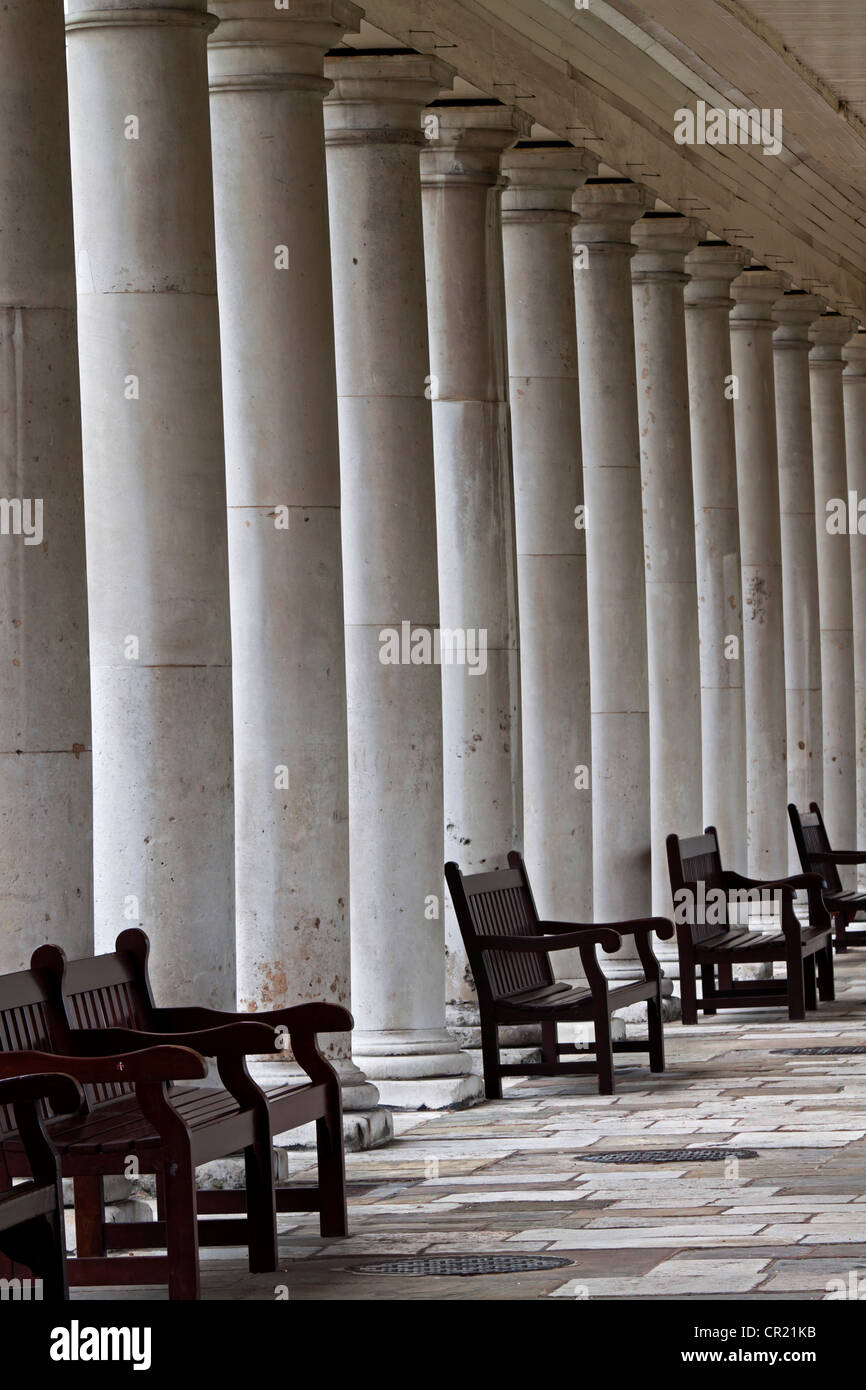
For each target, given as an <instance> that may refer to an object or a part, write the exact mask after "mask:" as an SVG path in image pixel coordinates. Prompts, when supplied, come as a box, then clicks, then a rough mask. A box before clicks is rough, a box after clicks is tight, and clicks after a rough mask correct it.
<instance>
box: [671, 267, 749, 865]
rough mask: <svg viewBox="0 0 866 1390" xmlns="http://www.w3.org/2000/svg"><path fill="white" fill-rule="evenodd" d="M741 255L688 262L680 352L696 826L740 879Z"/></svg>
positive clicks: (743, 740)
mask: <svg viewBox="0 0 866 1390" xmlns="http://www.w3.org/2000/svg"><path fill="white" fill-rule="evenodd" d="M743 261H744V256H743V253H742V252H741V251H739V250H737V248H735V247H733V246H728V245H727V244H726V243H706V244H702V245H700V246H698V247H696V248H695V250H694V251H691V252H690V253H689V255H688V256H687V257H686V261H685V267H686V271H687V273H688V275H689V277H690V278H689V281H688V284H687V285H686V286H685V308H686V346H687V350H688V371H689V418H690V426H691V441H692V484H693V488H694V501H695V563H696V570H697V595H698V632H699V635H700V644H701V747H702V762H703V813H702V818H703V824H704V825H714V826H715V827H716V829H717V831H718V834H719V841H720V844H721V845H722V848H723V852H724V855H725V859H726V862H728V863H730V864H731V865H732V866H733V868H735V869H736V870H738V871H739V872H740V873H744V872H745V870H746V703H745V693H744V685H743V591H742V582H741V576H740V534H739V512H738V507H737V460H736V449H735V443H734V410H733V393H732V383H731V334H730V324H729V317H728V316H729V314H730V310H731V304H732V301H731V290H730V287H731V281H732V280H734V279H735V278H736V276H737V275H739V274H740V272H741V271H742V268H743Z"/></svg>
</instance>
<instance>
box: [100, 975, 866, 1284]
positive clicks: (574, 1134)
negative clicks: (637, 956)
mask: <svg viewBox="0 0 866 1390" xmlns="http://www.w3.org/2000/svg"><path fill="white" fill-rule="evenodd" d="M836 969H837V980H838V982H839V991H838V992H839V998H838V999H837V1001H836V1002H835V1003H834V1004H830V1005H822V1007H821V1010H820V1014H819V1015H817V1016H816V1018H815V1019H810V1020H809V1021H808V1022H806V1023H805V1024H792V1023H789V1022H788V1020H787V1019H786V1018H785V1016H784V1013H783V1011H782V1010H775V1009H772V1010H770V1009H767V1010H762V1011H760V1012H759V1011H757V1010H748V1011H747V1010H743V1011H742V1012H738V1013H736V1014H734V1013H727V1014H726V1015H725V1017H724V1021H723V1022H718V1021H716V1020H715V1019H712V1018H709V1019H704V1020H702V1021H701V1023H700V1024H699V1025H698V1026H697V1027H688V1028H684V1027H683V1026H682V1025H680V1024H677V1023H671V1024H669V1025H668V1027H667V1030H666V1038H667V1052H668V1071H667V1072H666V1073H665V1075H664V1076H662V1077H658V1078H651V1077H650V1076H649V1075H648V1073H647V1072H646V1070H645V1069H644V1068H642V1067H639V1066H628V1067H623V1068H618V1071H617V1094H616V1095H615V1096H598V1095H597V1094H595V1091H594V1082H593V1080H592V1078H586V1077H570V1078H567V1079H563V1080H562V1081H560V1080H554V1079H550V1078H544V1079H541V1078H539V1079H533V1080H527V1081H517V1082H514V1083H512V1084H510V1085H508V1088H507V1091H506V1096H505V1098H504V1099H503V1100H502V1101H497V1102H485V1103H484V1104H482V1105H480V1106H477V1107H475V1108H473V1109H468V1110H462V1111H454V1112H446V1113H441V1112H440V1113H429V1114H424V1113H411V1114H410V1113H405V1114H404V1113H400V1112H396V1113H395V1115H394V1130H395V1139H394V1141H393V1142H392V1143H390V1144H389V1145H387V1146H386V1147H383V1148H380V1149H376V1150H372V1151H368V1152H362V1153H352V1154H349V1155H348V1158H347V1164H348V1174H349V1180H350V1220H351V1232H352V1233H351V1236H350V1237H349V1238H348V1239H347V1240H344V1241H339V1240H333V1239H323V1238H322V1237H321V1236H320V1235H319V1232H318V1225H317V1221H316V1218H315V1217H313V1216H307V1215H292V1216H286V1217H283V1218H281V1220H280V1233H281V1234H280V1255H281V1266H282V1268H281V1270H280V1271H279V1272H278V1273H275V1274H273V1275H255V1276H252V1275H249V1274H248V1273H247V1272H246V1269H245V1261H244V1259H243V1254H242V1252H241V1251H240V1250H224V1251H215V1250H214V1251H211V1250H208V1251H205V1252H203V1256H202V1269H203V1286H204V1297H205V1298H208V1299H214V1300H218V1301H220V1300H226V1299H234V1300H238V1299H240V1300H269V1299H274V1298H275V1297H278V1296H279V1297H285V1296H286V1293H288V1296H289V1297H290V1298H291V1299H296V1300H297V1299H299V1300H302V1301H308V1300H319V1299H334V1300H344V1301H345V1300H394V1299H399V1300H410V1301H414V1300H431V1299H433V1300H441V1301H463V1300H467V1299H470V1300H481V1301H499V1300H513V1299H542V1300H543V1299H548V1298H553V1299H558V1300H561V1299H569V1298H571V1299H574V1300H585V1299H587V1300H591V1299H604V1300H616V1299H635V1298H640V1299H651V1300H655V1299H659V1300H664V1299H676V1300H682V1299H690V1300H700V1299H712V1300H717V1301H725V1300H727V1299H738V1298H745V1299H748V1300H754V1301H758V1300H760V1299H762V1298H765V1299H767V1300H774V1299H785V1298H793V1299H799V1300H804V1301H811V1300H816V1299H825V1298H830V1297H839V1294H838V1288H840V1287H842V1286H843V1285H844V1287H845V1288H846V1289H847V1288H849V1287H850V1288H852V1289H854V1290H855V1292H854V1293H853V1294H852V1295H850V1296H854V1297H859V1296H860V1295H859V1292H857V1291H858V1290H862V1292H863V1294H864V1295H866V1054H863V1055H854V1056H851V1055H848V1056H842V1057H833V1056H825V1057H815V1058H808V1057H806V1058H804V1057H786V1056H784V1055H780V1054H779V1053H778V1051H777V1049H778V1048H780V1047H797V1046H832V1045H833V1044H834V1043H835V1044H838V1045H840V1046H850V1045H854V1044H857V1045H864V1044H866V952H863V951H861V952H856V951H851V952H849V953H848V955H847V956H844V957H839V958H837V960H836ZM707 1147H712V1148H717V1149H719V1150H721V1151H722V1156H721V1157H720V1158H719V1159H717V1160H712V1161H710V1162H697V1161H690V1160H689V1157H688V1151H689V1150H690V1149H702V1148H707ZM660 1148H664V1149H675V1150H677V1158H676V1161H673V1162H670V1163H663V1164H651V1163H648V1162H647V1163H638V1164H629V1165H628V1166H625V1165H618V1164H615V1163H611V1162H603V1163H594V1162H589V1161H587V1158H586V1155H587V1154H588V1153H592V1152H596V1151H605V1152H606V1151H609V1150H621V1149H638V1150H641V1151H650V1150H654V1149H660ZM737 1149H753V1150H756V1151H757V1156H756V1157H755V1158H751V1159H748V1158H744V1159H738V1160H735V1159H734V1158H732V1157H728V1156H727V1155H726V1153H725V1151H727V1150H731V1151H734V1150H737ZM288 1157H289V1163H290V1175H291V1177H292V1178H297V1179H299V1180H303V1181H306V1182H309V1181H313V1180H314V1172H313V1170H312V1169H311V1167H310V1154H309V1153H304V1152H297V1153H296V1152H292V1153H290V1154H289V1156H288ZM507 1252H511V1253H512V1254H516V1253H524V1254H527V1253H535V1252H538V1253H544V1254H556V1255H558V1256H562V1257H564V1258H567V1259H569V1260H570V1261H571V1263H570V1264H569V1265H566V1266H564V1267H563V1268H561V1269H554V1270H543V1271H537V1272H523V1273H520V1274H507V1275H500V1276H494V1275H484V1276H479V1277H474V1278H457V1277H447V1276H446V1277H443V1276H438V1277H431V1276H424V1277H420V1278H409V1277H406V1276H405V1275H404V1276H388V1275H384V1274H361V1273H359V1267H360V1266H361V1265H362V1264H364V1263H371V1262H376V1261H377V1260H387V1259H389V1258H400V1257H416V1256H422V1255H446V1254H460V1253H465V1254H473V1255H477V1254H503V1253H507ZM120 1258H122V1257H120ZM840 1281H841V1284H840ZM858 1281H859V1282H858ZM834 1290H837V1292H834ZM95 1296H99V1297H105V1296H108V1297H115V1298H120V1299H122V1298H130V1297H134V1298H138V1297H142V1298H146V1299H161V1298H165V1296H166V1295H165V1291H164V1290H162V1289H150V1290H121V1289H117V1290H110V1291H108V1293H107V1295H106V1291H104V1290H100V1291H96V1290H92V1291H91V1290H76V1291H75V1293H74V1297H75V1298H76V1299H81V1298H88V1297H95ZM846 1296H849V1295H846Z"/></svg>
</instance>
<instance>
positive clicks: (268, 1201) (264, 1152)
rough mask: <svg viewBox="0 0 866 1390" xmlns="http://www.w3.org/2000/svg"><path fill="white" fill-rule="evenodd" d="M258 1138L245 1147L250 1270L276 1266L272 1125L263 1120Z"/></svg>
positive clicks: (264, 1270)
mask: <svg viewBox="0 0 866 1390" xmlns="http://www.w3.org/2000/svg"><path fill="white" fill-rule="evenodd" d="M257 1128H258V1129H259V1130H260V1131H261V1132H260V1133H257V1135H256V1142H255V1143H254V1144H251V1145H250V1147H249V1148H248V1149H244V1171H245V1173H246V1185H247V1231H248V1238H247V1248H248V1252H249V1264H250V1273H251V1274H267V1273H269V1272H270V1271H271V1270H273V1269H276V1267H277V1264H278V1259H277V1212H276V1197H275V1196H274V1170H273V1156H272V1144H271V1129H270V1125H269V1124H268V1123H267V1122H265V1123H263V1124H262V1123H260V1124H259V1126H257Z"/></svg>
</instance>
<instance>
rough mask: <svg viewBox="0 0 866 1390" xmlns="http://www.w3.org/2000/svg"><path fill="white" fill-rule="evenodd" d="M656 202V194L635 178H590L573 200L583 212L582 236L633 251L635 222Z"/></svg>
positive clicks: (593, 242)
mask: <svg viewBox="0 0 866 1390" xmlns="http://www.w3.org/2000/svg"><path fill="white" fill-rule="evenodd" d="M654 202H655V194H654V193H650V192H649V191H648V190H647V189H645V188H641V187H640V185H639V184H636V183H632V181H631V179H595V178H593V179H588V180H587V182H586V183H585V184H584V185H583V187H582V188H579V189H578V190H577V192H576V193H575V195H574V199H573V204H572V205H573V207H574V211H575V212H576V213H578V214H579V216H580V233H579V236H580V240H581V241H582V242H585V243H587V244H588V245H590V246H596V247H599V248H602V247H605V246H606V247H607V248H608V249H609V250H612V251H621V252H623V253H625V254H626V255H628V256H631V255H633V254H634V246H633V245H632V241H631V235H630V233H631V227H632V223H634V222H636V221H637V219H638V218H639V217H642V216H643V214H644V213H645V212H646V211H647V209H648V208H650V207H652V205H653V203H654Z"/></svg>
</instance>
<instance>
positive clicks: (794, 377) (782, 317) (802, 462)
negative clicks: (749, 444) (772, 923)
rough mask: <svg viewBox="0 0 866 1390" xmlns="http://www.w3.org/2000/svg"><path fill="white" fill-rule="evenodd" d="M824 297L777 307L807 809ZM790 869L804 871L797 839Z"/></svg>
mask: <svg viewBox="0 0 866 1390" xmlns="http://www.w3.org/2000/svg"><path fill="white" fill-rule="evenodd" d="M822 308H823V300H821V299H819V298H818V296H817V295H812V294H805V293H803V292H802V291H800V290H790V291H789V292H788V293H787V294H785V295H783V296H782V298H781V299H780V300H778V302H777V303H776V304H775V305H774V308H773V319H774V321H775V322H776V323H777V324H778V325H779V327H778V328H777V329H776V331H775V333H774V334H773V365H774V374H775V379H776V434H777V438H778V449H779V512H780V517H781V527H782V603H783V610H784V618H785V688H786V705H787V723H788V800H789V801H793V802H794V803H795V804H796V805H797V806H799V808H800V810H801V811H802V810H806V809H808V806H809V802H810V801H820V800H821V784H822V753H821V748H822V732H821V627H820V621H819V616H818V560H817V551H816V548H815V486H814V480H813V477H812V408H811V405H810V402H809V325H810V324H811V323H812V322H813V320H814V319H816V318H817V317H818V315H819V314H820V312H821V309H822ZM788 851H789V853H788V864H789V868H790V870H791V872H792V873H799V872H800V859H799V856H798V854H797V850H796V846H795V845H794V837H793V835H789V838H788Z"/></svg>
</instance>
